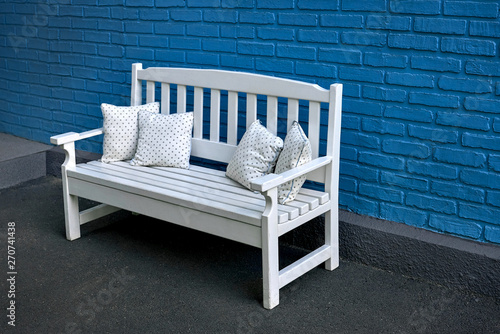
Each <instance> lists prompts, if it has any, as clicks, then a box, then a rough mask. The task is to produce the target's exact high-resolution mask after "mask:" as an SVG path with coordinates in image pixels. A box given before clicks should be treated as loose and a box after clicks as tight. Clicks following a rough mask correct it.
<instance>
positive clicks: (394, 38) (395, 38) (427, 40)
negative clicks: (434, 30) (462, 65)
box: [387, 34, 439, 51]
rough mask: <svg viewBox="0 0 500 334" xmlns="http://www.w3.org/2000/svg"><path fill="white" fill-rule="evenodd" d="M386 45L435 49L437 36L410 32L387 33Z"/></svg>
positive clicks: (415, 48) (427, 49) (399, 47)
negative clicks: (411, 33)
mask: <svg viewBox="0 0 500 334" xmlns="http://www.w3.org/2000/svg"><path fill="white" fill-rule="evenodd" d="M387 45H388V46H389V47H391V48H398V49H408V50H409V49H413V50H424V51H437V50H438V49H439V48H438V38H437V37H435V36H421V35H410V34H389V37H388V39H387Z"/></svg>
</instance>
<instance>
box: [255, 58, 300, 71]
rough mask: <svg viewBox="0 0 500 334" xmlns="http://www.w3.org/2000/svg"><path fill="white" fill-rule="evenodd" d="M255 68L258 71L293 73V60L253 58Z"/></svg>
mask: <svg viewBox="0 0 500 334" xmlns="http://www.w3.org/2000/svg"><path fill="white" fill-rule="evenodd" d="M255 69H257V70H259V71H268V72H277V73H293V62H292V61H291V60H276V59H267V58H264V59H261V58H257V59H255Z"/></svg>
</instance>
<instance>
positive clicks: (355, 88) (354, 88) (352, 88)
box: [342, 83, 361, 98]
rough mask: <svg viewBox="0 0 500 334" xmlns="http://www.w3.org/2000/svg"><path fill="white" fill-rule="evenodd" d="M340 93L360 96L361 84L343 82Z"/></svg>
mask: <svg viewBox="0 0 500 334" xmlns="http://www.w3.org/2000/svg"><path fill="white" fill-rule="evenodd" d="M343 85H344V90H343V92H342V94H343V95H344V96H349V97H357V98H359V97H361V85H358V84H349V83H345V84H343Z"/></svg>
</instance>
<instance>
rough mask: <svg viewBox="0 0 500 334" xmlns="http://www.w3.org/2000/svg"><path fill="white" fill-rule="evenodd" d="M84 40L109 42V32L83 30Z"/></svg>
mask: <svg viewBox="0 0 500 334" xmlns="http://www.w3.org/2000/svg"><path fill="white" fill-rule="evenodd" d="M84 40H85V41H86V42H97V43H109V41H110V33H109V32H95V31H85V33H84Z"/></svg>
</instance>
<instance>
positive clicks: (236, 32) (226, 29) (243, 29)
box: [220, 26, 255, 39]
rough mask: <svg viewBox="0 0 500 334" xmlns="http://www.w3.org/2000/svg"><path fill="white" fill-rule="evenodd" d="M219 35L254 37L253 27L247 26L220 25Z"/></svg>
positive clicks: (237, 37)
mask: <svg viewBox="0 0 500 334" xmlns="http://www.w3.org/2000/svg"><path fill="white" fill-rule="evenodd" d="M220 35H221V37H226V38H235V39H241V38H255V28H254V27H247V26H239V27H233V26H222V27H221V29H220Z"/></svg>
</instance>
